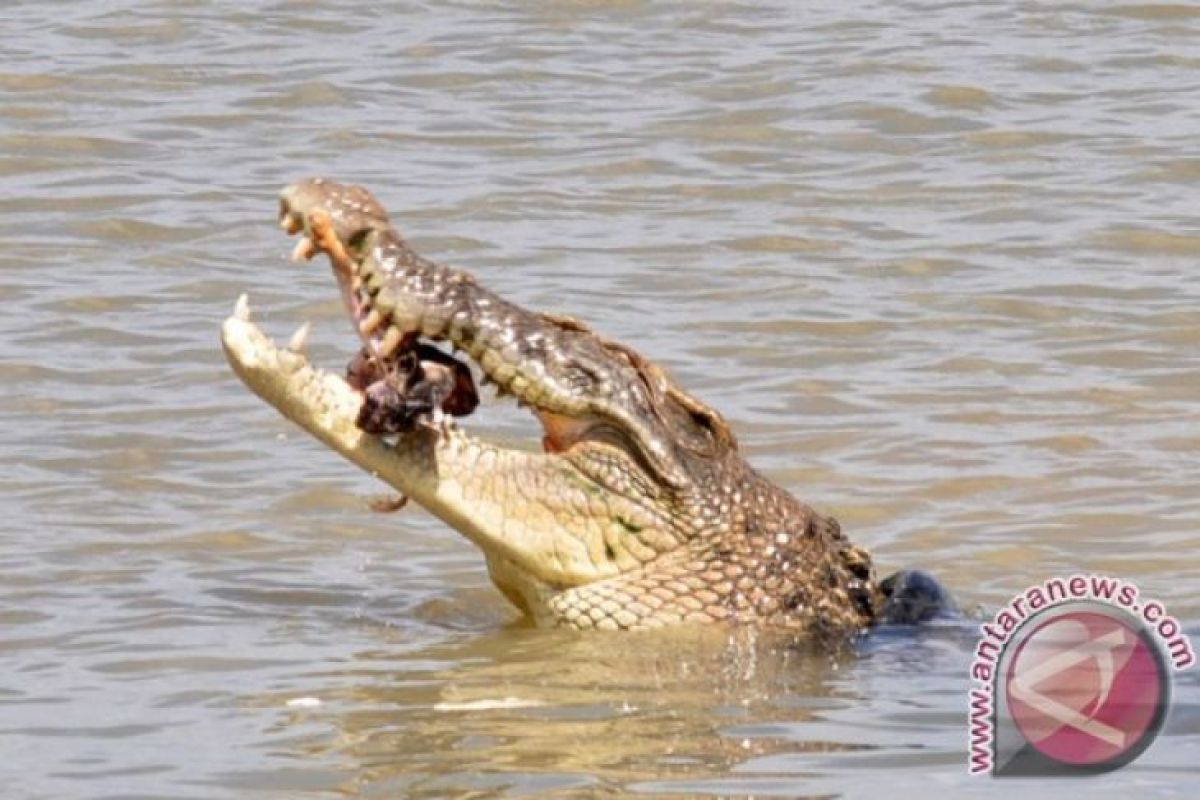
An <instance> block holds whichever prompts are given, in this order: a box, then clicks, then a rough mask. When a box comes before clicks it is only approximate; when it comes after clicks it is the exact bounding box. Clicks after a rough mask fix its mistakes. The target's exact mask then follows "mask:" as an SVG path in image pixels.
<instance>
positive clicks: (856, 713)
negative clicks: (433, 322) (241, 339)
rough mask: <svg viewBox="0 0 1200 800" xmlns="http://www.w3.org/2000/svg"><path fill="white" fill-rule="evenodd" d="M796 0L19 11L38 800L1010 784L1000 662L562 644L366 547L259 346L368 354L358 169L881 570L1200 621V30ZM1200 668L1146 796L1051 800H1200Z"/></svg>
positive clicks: (15, 313) (1000, 6)
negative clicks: (659, 369)
mask: <svg viewBox="0 0 1200 800" xmlns="http://www.w3.org/2000/svg"><path fill="white" fill-rule="evenodd" d="M796 5H797V6H798V7H797V8H791V7H789V6H788V5H786V4H778V5H771V6H766V5H765V4H752V5H751V4H742V5H739V4H726V3H704V4H700V3H679V4H671V3H661V4H647V3H638V2H615V1H614V2H599V1H597V2H554V3H542V4H532V3H530V4H498V3H471V4H465V3H463V4H452V3H443V2H430V3H425V4H420V3H412V4H396V5H392V4H378V3H360V2H352V1H351V0H346V2H330V3H320V4H318V3H284V2H277V3H266V2H264V3H248V4H247V3H215V2H194V3H181V2H169V1H168V0H160V1H159V2H132V0H128V1H127V2H118V1H117V0H108V1H105V0H75V1H74V2H70V3H49V2H44V1H43V2H26V1H25V0H8V2H6V3H5V6H4V10H3V12H2V14H0V18H2V19H3V25H2V26H0V188H2V189H3V191H2V193H0V243H2V247H0V253H2V255H0V270H2V271H0V276H2V279H0V300H2V301H3V305H4V312H3V315H2V316H0V326H2V337H0V417H2V419H3V425H2V427H0V445H2V447H3V450H2V452H3V455H4V466H3V469H2V471H0V486H2V487H3V506H2V511H3V520H2V521H0V756H2V758H0V786H3V787H4V788H3V789H2V790H0V794H2V796H4V797H19V798H35V797H36V798H69V797H72V798H73V797H93V798H100V797H103V798H116V797H123V798H134V797H137V798H144V797H170V798H242V797H297V796H318V797H338V796H344V795H351V796H359V795H361V796H365V797H397V796H406V795H411V796H463V797H468V796H469V797H490V796H518V795H538V794H546V795H555V796H560V795H570V794H574V795H577V796H591V795H593V794H634V793H647V794H650V793H661V794H666V795H672V796H693V795H702V796H703V795H735V796H740V795H746V794H754V795H760V796H762V795H783V796H801V795H820V796H848V797H870V798H878V797H881V796H883V797H887V798H894V797H928V796H929V792H930V789H931V788H932V789H933V790H934V791H938V792H940V793H942V794H943V795H945V796H952V797H953V796H963V795H975V794H985V795H995V796H1008V793H1009V792H1010V791H1012V790H1013V787H1012V785H1011V784H1000V783H996V782H994V781H991V780H988V779H983V780H978V779H971V778H968V777H967V775H966V771H965V756H964V749H965V742H966V726H965V723H964V714H965V692H966V689H967V680H966V671H965V670H966V665H967V661H968V656H969V652H970V650H971V648H972V647H973V642H972V641H971V637H970V635H969V633H963V632H962V631H961V630H960V629H958V628H953V627H951V628H948V629H944V630H943V629H934V630H926V631H922V632H919V633H914V634H912V635H911V636H898V637H888V638H877V639H876V640H874V641H872V642H869V643H867V644H866V645H864V647H863V648H862V653H861V655H860V656H859V657H857V658H847V657H843V658H840V659H837V660H836V661H834V660H830V659H828V658H822V657H818V656H814V655H813V654H805V653H803V652H800V651H796V650H792V649H789V648H787V647H782V646H780V645H778V644H777V643H774V644H769V645H768V644H766V643H764V642H761V641H755V640H754V639H753V637H751V636H750V635H749V634H748V633H746V634H742V635H729V634H724V633H720V634H714V635H713V636H712V637H711V638H709V639H703V638H696V637H686V636H658V637H645V636H632V635H630V636H615V637H614V636H608V637H605V636H578V635H572V634H564V633H555V632H541V631H534V630H529V629H527V628H524V627H521V626H520V625H518V624H515V618H514V616H513V614H512V613H511V612H510V611H509V610H508V609H507V608H506V607H505V605H504V603H503V601H502V600H501V599H500V597H499V596H498V595H497V594H496V593H495V592H494V591H493V590H492V589H491V588H490V585H489V584H488V581H487V578H486V576H485V573H484V570H483V566H482V561H481V559H480V557H479V556H478V554H477V553H476V552H475V551H474V550H473V549H472V548H471V547H470V546H469V545H468V544H467V543H466V542H465V541H462V540H460V539H459V538H458V537H457V536H456V535H455V534H454V533H452V532H451V531H449V530H447V529H446V528H445V527H444V526H442V525H441V524H439V523H436V522H434V521H433V520H432V519H430V518H429V517H428V516H426V515H425V514H423V513H422V512H420V511H417V510H406V511H404V512H401V513H400V514H397V515H390V516H389V515H379V514H374V513H372V512H370V511H368V510H367V508H366V499H367V497H368V496H369V495H371V494H372V493H375V492H378V491H380V487H378V486H376V485H375V484H373V483H372V481H371V480H370V479H369V478H368V477H367V476H365V475H363V474H359V473H358V472H356V471H355V470H354V469H353V468H352V467H350V466H349V465H347V464H345V463H343V462H342V461H340V460H339V459H338V458H337V457H336V456H335V455H333V454H332V453H330V452H328V451H325V450H323V449H322V448H321V447H320V446H318V445H317V444H315V443H314V442H312V441H309V440H308V439H307V438H306V437H305V436H303V435H301V434H299V433H298V432H296V431H294V430H293V429H291V428H289V427H288V425H287V424H286V423H285V422H284V421H283V420H282V419H281V418H279V417H278V416H277V415H276V414H275V413H274V412H273V411H271V410H270V409H268V408H266V407H265V406H263V405H262V404H261V403H259V402H258V401H257V400H256V399H254V398H253V397H251V396H250V395H249V394H248V393H247V392H246V391H245V390H244V389H243V388H242V386H241V385H240V384H239V383H238V382H237V381H236V380H235V379H234V378H233V376H232V375H231V373H230V372H229V370H228V369H227V367H226V365H225V363H224V361H223V358H222V356H221V353H220V349H219V347H218V344H217V327H218V324H219V322H220V320H221V319H222V318H223V317H224V316H225V315H226V314H227V313H228V311H229V310H230V307H231V304H232V301H233V299H234V298H235V297H236V296H237V294H239V293H240V292H242V291H245V290H248V291H250V293H251V297H252V300H253V302H254V303H255V305H256V307H257V308H259V309H260V312H259V313H260V318H262V319H263V320H264V321H265V324H266V325H267V327H268V328H269V329H270V330H272V331H273V332H274V333H275V334H276V335H277V336H284V335H286V334H287V333H288V332H289V331H290V330H291V329H293V328H294V327H295V326H296V325H297V324H298V323H299V322H301V321H302V320H304V319H312V320H314V322H315V325H316V328H315V343H314V346H313V349H314V356H315V358H316V359H317V360H318V361H321V362H323V363H325V364H327V365H330V366H336V365H338V364H341V363H344V361H345V359H346V358H347V356H348V355H349V353H350V351H351V349H352V336H351V334H350V331H349V329H348V328H347V326H346V323H345V322H344V321H343V320H342V319H341V312H340V310H339V306H338V302H337V300H336V296H335V292H334V291H333V284H332V281H331V279H330V277H329V275H328V272H327V270H326V269H323V268H318V267H315V266H313V267H310V268H299V267H296V266H294V265H292V264H290V263H289V262H287V261H286V260H285V258H284V256H285V254H286V252H287V250H288V248H289V245H290V242H288V241H286V240H285V239H284V237H283V236H282V235H281V234H280V233H279V231H278V230H277V229H276V228H275V226H274V221H273V216H274V213H275V201H274V195H275V192H276V191H277V190H278V189H279V187H280V186H282V185H283V184H284V183H286V182H288V181H290V180H293V179H296V178H298V177H302V176H306V175H310V174H315V173H321V174H326V175H329V176H334V177H338V178H341V179H343V180H350V181H360V182H363V183H366V184H368V185H370V186H371V187H373V188H375V189H377V191H378V194H379V195H380V196H381V197H382V198H383V200H384V201H385V202H386V203H387V205H388V206H389V208H391V209H393V210H394V216H395V219H396V220H397V221H398V222H399V224H400V225H401V227H402V228H403V229H405V230H407V231H409V232H410V233H411V236H412V238H413V240H414V241H415V243H416V244H417V245H418V246H419V247H420V248H421V249H422V250H424V251H425V252H427V253H428V254H430V255H433V256H435V257H438V258H440V259H442V260H446V261H449V262H452V263H455V264H458V265H461V266H464V267H467V268H470V269H472V270H474V271H476V272H477V273H478V274H479V275H480V276H481V278H482V279H483V280H485V281H486V282H487V283H488V284H490V285H492V286H494V287H496V288H497V289H498V290H500V291H501V292H503V293H504V294H506V295H508V296H509V297H511V298H513V299H515V300H517V301H519V302H522V303H524V304H527V305H530V306H534V307H538V308H551V309H557V310H561V311H564V312H568V313H572V314H575V315H577V316H580V317H583V318H585V319H587V320H589V321H590V322H592V323H593V324H594V325H595V327H597V328H598V329H600V330H602V331H604V332H605V333H607V334H610V335H612V336H614V337H616V338H619V339H622V340H624V341H627V342H630V343H633V344H635V345H636V346H637V347H638V348H639V349H641V350H642V351H643V352H645V353H646V354H647V355H649V356H651V357H653V358H655V359H656V360H659V361H660V362H661V363H663V364H665V365H666V366H668V367H669V368H670V369H671V370H672V371H673V372H674V373H675V374H676V376H677V377H678V378H679V379H680V380H681V382H682V383H683V384H684V385H686V386H688V387H689V388H691V389H693V390H695V391H696V392H697V393H698V394H699V395H701V396H702V397H704V398H706V399H707V400H709V401H710V402H712V403H713V404H714V405H716V406H717V407H718V408H720V409H721V410H723V411H724V412H725V413H726V414H727V415H728V416H729V417H730V419H731V420H732V421H733V422H734V424H735V427H736V429H737V432H738V434H739V436H740V437H741V441H742V442H743V445H744V449H745V450H746V451H747V453H748V455H749V457H750V459H751V460H752V461H753V462H754V463H755V464H757V465H759V466H760V467H761V468H762V469H763V470H765V471H766V472H767V473H768V474H770V475H771V476H772V477H773V478H774V479H776V480H777V481H779V482H780V483H782V484H783V485H785V486H787V487H789V488H790V489H792V490H794V491H795V492H796V493H797V494H799V495H800V496H801V497H802V498H804V499H806V500H808V501H810V502H811V503H813V504H814V505H816V506H818V507H820V508H822V509H824V510H827V511H829V512H832V513H834V514H836V515H837V516H838V517H839V518H840V519H841V520H842V523H843V527H844V528H845V529H847V531H848V532H849V533H850V534H851V536H852V537H853V538H854V539H855V540H856V541H858V542H860V543H862V544H865V545H867V546H869V547H871V548H872V549H873V551H874V552H875V553H876V556H877V559H878V562H879V563H880V565H881V567H882V568H883V569H885V570H886V569H892V568H898V567H901V566H913V565H916V566H924V567H926V568H928V569H930V570H932V571H934V572H935V573H937V574H938V575H940V576H941V578H942V579H943V580H944V581H945V583H946V584H947V585H948V586H949V587H950V588H951V589H952V590H953V591H954V592H956V593H957V595H958V596H959V598H960V599H961V600H962V601H963V602H964V603H965V604H966V605H968V606H982V607H984V608H995V607H996V606H998V605H999V604H1001V603H1003V602H1004V601H1006V600H1007V599H1008V597H1009V596H1010V595H1011V594H1012V593H1013V592H1015V591H1017V590H1019V589H1021V588H1023V587H1025V586H1026V585H1028V584H1031V583H1033V582H1036V581H1040V580H1041V579H1043V578H1045V577H1047V576H1050V575H1054V574H1063V573H1067V572H1072V571H1076V570H1084V571H1099V572H1106V573H1113V574H1117V575H1121V576H1123V577H1126V578H1129V579H1132V580H1135V581H1137V582H1138V583H1139V584H1140V585H1141V586H1142V589H1143V591H1144V592H1145V593H1147V594H1153V595H1157V596H1158V597H1160V598H1162V599H1163V600H1164V601H1166V602H1167V604H1168V605H1169V607H1170V610H1171V611H1172V612H1173V613H1175V614H1176V615H1177V616H1179V617H1180V618H1181V619H1183V620H1185V621H1187V624H1188V627H1189V629H1190V631H1191V632H1192V634H1193V636H1196V635H1200V625H1198V624H1197V623H1198V622H1200V593H1198V592H1197V587H1198V585H1200V469H1198V458H1200V278H1198V275H1197V268H1198V266H1200V221H1198V218H1197V208H1198V207H1200V193H1198V191H1197V185H1198V183H1200V45H1198V33H1200V12H1197V10H1196V7H1195V6H1194V5H1184V4H1178V5H1172V4H1153V5H1149V4H1124V5H1121V4H1112V3H1082V2H1080V3H1069V2H1062V3H1033V2H1017V3H942V4H928V3H917V2H910V1H909V0H898V2H892V3H868V4H854V3H805V4H796ZM799 6H802V7H803V9H802V10H801V9H800V8H799ZM471 427H472V428H473V429H474V430H476V431H477V432H478V431H480V430H487V431H488V432H489V433H488V435H489V436H492V437H497V438H501V439H509V440H517V439H520V438H528V437H529V435H530V431H531V430H532V426H531V424H530V423H528V422H527V421H526V420H525V419H524V417H523V416H522V415H519V414H517V413H515V412H513V411H509V410H507V409H501V410H495V409H489V410H488V411H487V412H485V413H484V414H482V415H481V416H480V417H479V418H478V419H477V420H473V424H472V426H471ZM1196 674H1197V673H1196V672H1193V673H1190V674H1189V675H1185V676H1183V678H1182V679H1181V680H1180V681H1179V682H1177V684H1176V698H1175V699H1176V703H1175V709H1174V712H1173V715H1172V717H1171V719H1170V722H1169V725H1168V729H1167V731H1166V732H1165V733H1164V735H1163V736H1162V737H1161V738H1160V739H1159V741H1158V742H1157V743H1156V744H1155V745H1154V747H1153V748H1152V749H1151V750H1150V751H1149V752H1148V753H1147V754H1146V755H1145V756H1143V758H1142V759H1141V760H1140V761H1139V762H1137V764H1135V765H1134V766H1132V767H1130V768H1127V769H1125V770H1123V771H1121V772H1119V773H1115V774H1112V775H1109V776H1106V777H1103V778H1097V779H1094V780H1090V781H1088V782H1087V783H1083V784H1070V785H1067V784H1063V783H1038V782H1027V783H1022V784H1021V785H1020V786H1019V787H1018V788H1019V791H1020V792H1022V793H1023V794H1024V793H1028V794H1029V795H1030V796H1032V797H1054V798H1057V797H1060V796H1061V794H1062V792H1063V791H1068V792H1073V791H1075V790H1076V788H1075V787H1079V790H1080V791H1087V792H1089V793H1090V794H1095V795H1099V796H1122V797H1124V796H1131V795H1133V794H1136V795H1138V796H1147V797H1148V796H1172V795H1173V796H1179V797H1191V796H1194V791H1195V787H1196V782H1197V778H1198V777H1200V773H1198V770H1197V766H1196V765H1197V753H1198V752H1200V682H1198V681H1197V679H1196Z"/></svg>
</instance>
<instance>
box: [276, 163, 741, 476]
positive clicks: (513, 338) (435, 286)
mask: <svg viewBox="0 0 1200 800" xmlns="http://www.w3.org/2000/svg"><path fill="white" fill-rule="evenodd" d="M346 198H350V200H349V201H348V202H349V205H347V200H346ZM314 220H317V221H322V220H323V222H322V224H325V223H328V225H329V226H330V227H331V228H332V231H333V235H332V236H326V237H325V238H324V239H322V238H321V236H319V235H318V234H319V231H318V230H315V228H316V227H317V226H316V225H315V224H314ZM280 224H281V227H283V228H284V230H287V231H289V232H293V233H300V234H302V236H301V239H300V242H299V244H298V245H297V247H296V249H295V251H294V253H293V255H294V256H295V257H297V258H310V257H312V255H314V254H315V253H316V252H318V251H324V252H326V253H328V254H329V256H330V260H331V262H332V264H333V267H334V272H335V274H336V276H337V278H338V283H339V286H340V288H341V291H342V294H343V298H344V302H345V305H346V307H347V310H348V312H349V313H350V316H351V319H352V321H353V323H354V324H355V326H356V328H357V329H358V332H359V334H360V336H362V338H363V340H364V343H365V344H366V345H367V347H368V349H372V348H375V349H376V350H377V351H378V352H379V353H380V354H381V355H382V356H384V357H389V356H390V355H391V354H392V353H393V352H394V351H395V349H396V348H397V347H398V346H399V345H400V343H401V342H408V341H411V339H410V338H409V337H418V336H419V337H422V338H425V339H427V340H433V341H447V342H449V343H450V344H451V345H452V346H453V347H454V348H455V349H456V350H462V351H465V352H466V353H467V355H469V356H470V358H471V360H472V361H473V362H474V363H475V364H476V365H477V366H478V367H479V369H480V370H481V371H482V372H483V373H484V375H485V376H486V378H487V380H488V381H490V382H493V383H495V384H496V385H497V387H498V389H499V391H501V392H502V393H506V394H512V395H514V396H515V397H516V399H517V400H518V402H520V403H522V404H524V405H528V406H530V407H531V408H532V409H533V410H534V411H535V413H536V414H537V415H538V417H539V419H540V420H541V421H542V422H543V425H544V427H545V428H546V434H547V438H546V444H547V450H565V449H568V448H569V447H571V446H572V445H573V444H575V443H576V442H579V441H582V440H584V439H586V438H587V437H588V436H589V435H590V434H591V433H592V432H593V431H605V432H606V436H607V437H608V439H609V440H610V441H612V439H613V435H614V433H615V435H616V441H617V442H618V443H620V444H623V445H624V446H625V447H626V448H628V449H629V451H630V455H631V456H632V457H633V459H634V460H635V461H637V462H638V463H640V464H642V465H644V466H645V467H646V468H647V469H649V471H650V472H651V474H652V477H653V479H654V480H655V481H656V482H658V483H660V484H663V485H664V486H666V487H669V488H671V489H674V490H682V489H684V488H686V487H687V486H688V485H689V484H690V482H691V476H690V474H689V470H688V469H687V468H685V466H684V464H683V462H682V461H681V459H680V457H679V454H678V453H677V452H676V447H675V443H674V441H673V439H674V436H675V434H676V431H674V430H672V429H671V427H670V426H669V424H668V423H667V422H666V421H664V418H663V417H662V416H661V415H660V414H659V411H660V410H661V406H662V404H664V403H667V402H671V399H672V398H674V397H677V396H680V393H678V391H677V390H675V389H674V387H673V386H671V385H670V383H669V381H667V380H666V378H665V376H664V375H663V374H662V373H661V371H659V370H657V369H656V368H654V367H653V366H652V365H649V364H648V363H647V362H645V361H644V360H643V359H641V358H640V357H639V356H637V355H636V354H635V353H633V352H632V351H631V350H629V349H628V348H625V347H623V346H620V345H616V344H615V343H611V342H608V341H606V340H604V339H602V338H600V337H598V336H596V335H594V334H592V333H591V332H590V331H588V330H587V329H586V328H585V327H583V326H582V325H580V324H578V323H575V322H574V321H572V320H569V319H567V318H558V317H549V316H546V315H541V314H536V313H531V312H528V311H526V310H524V309H521V308H519V307H517V306H515V305H513V304H511V303H508V302H506V301H504V300H503V299H501V298H499V297H497V296H496V295H494V294H492V293H491V292H489V291H487V290H486V289H484V288H483V287H481V286H479V285H478V284H477V283H476V282H475V280H474V278H473V277H472V276H470V275H469V274H467V273H464V272H460V271H457V270H453V269H449V268H447V267H444V266H442V265H440V264H436V263H434V262H431V261H428V260H426V259H423V258H421V257H420V256H417V255H416V254H415V253H413V252H412V251H411V250H410V249H409V248H408V247H407V245H406V244H405V242H404V241H403V239H402V238H401V237H400V235H399V234H398V233H396V232H395V230H394V229H392V228H391V227H390V225H389V224H388V222H387V216H386V212H385V211H383V209H382V206H380V205H379V204H378V203H377V201H375V200H374V198H372V197H371V196H370V195H369V193H367V192H366V190H364V189H361V188H359V187H346V186H342V185H341V184H334V183H332V182H328V181H320V180H319V179H312V180H308V181H301V182H299V183H297V184H293V185H292V186H289V187H287V188H286V189H284V190H283V192H282V193H281V195H280ZM688 412H690V409H688V411H687V412H685V413H684V414H683V415H682V416H686V415H687V413H688ZM679 416H681V415H677V417H679ZM713 417H714V418H716V419H719V418H717V417H716V415H715V414H713Z"/></svg>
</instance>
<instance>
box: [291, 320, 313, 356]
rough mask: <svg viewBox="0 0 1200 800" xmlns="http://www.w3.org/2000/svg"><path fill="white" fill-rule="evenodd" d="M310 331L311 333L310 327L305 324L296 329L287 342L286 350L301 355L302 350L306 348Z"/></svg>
mask: <svg viewBox="0 0 1200 800" xmlns="http://www.w3.org/2000/svg"><path fill="white" fill-rule="evenodd" d="M310 331H312V325H311V324H309V323H307V322H306V323H304V324H303V325H301V326H300V327H299V328H296V332H295V333H293V334H292V338H291V339H289V340H288V350H291V351H292V352H293V353H303V352H304V348H305V347H307V346H308V334H309V332H310Z"/></svg>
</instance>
